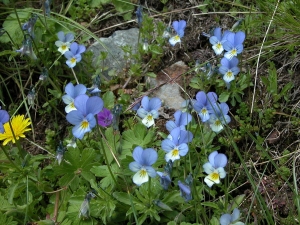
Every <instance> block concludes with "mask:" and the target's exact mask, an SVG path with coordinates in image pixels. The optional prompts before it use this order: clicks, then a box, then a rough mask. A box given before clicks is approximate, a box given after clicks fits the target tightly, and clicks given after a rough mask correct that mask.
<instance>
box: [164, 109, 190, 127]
mask: <svg viewBox="0 0 300 225" xmlns="http://www.w3.org/2000/svg"><path fill="white" fill-rule="evenodd" d="M174 119H175V121H168V122H167V123H166V128H167V130H168V131H169V132H171V131H172V130H173V129H174V128H176V127H180V129H181V130H185V126H186V125H187V124H188V123H189V122H191V120H192V115H191V114H189V113H186V112H182V111H180V110H178V111H176V112H175V113H174Z"/></svg>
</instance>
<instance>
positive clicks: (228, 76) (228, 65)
mask: <svg viewBox="0 0 300 225" xmlns="http://www.w3.org/2000/svg"><path fill="white" fill-rule="evenodd" d="M238 63H239V60H238V59H237V58H236V57H233V58H232V59H231V60H228V59H227V58H225V57H224V58H222V59H221V66H220V68H219V72H220V73H221V74H223V80H224V81H225V82H226V83H230V82H231V81H233V80H234V78H235V76H236V75H237V74H238V73H239V72H240V69H239V68H238V67H237V65H238Z"/></svg>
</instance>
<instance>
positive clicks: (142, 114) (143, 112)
mask: <svg viewBox="0 0 300 225" xmlns="http://www.w3.org/2000/svg"><path fill="white" fill-rule="evenodd" d="M148 113H149V112H148V111H146V110H145V109H144V108H139V109H138V110H137V114H138V116H139V117H141V118H142V119H144V118H145V117H146V116H147V115H148Z"/></svg>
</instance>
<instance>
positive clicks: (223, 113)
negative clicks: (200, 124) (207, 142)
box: [208, 102, 231, 132]
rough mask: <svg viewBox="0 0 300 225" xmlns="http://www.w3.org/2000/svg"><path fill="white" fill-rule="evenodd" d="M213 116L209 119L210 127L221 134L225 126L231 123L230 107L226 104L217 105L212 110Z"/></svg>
mask: <svg viewBox="0 0 300 225" xmlns="http://www.w3.org/2000/svg"><path fill="white" fill-rule="evenodd" d="M211 111H212V112H213V114H211V115H210V118H209V121H208V123H209V126H210V128H211V129H212V131H214V132H220V131H221V130H223V128H224V125H225V124H228V123H230V121H231V119H230V117H229V116H228V115H227V114H228V112H229V107H228V105H227V104H226V103H225V102H222V103H220V104H219V103H215V104H214V105H213V107H212V109H211Z"/></svg>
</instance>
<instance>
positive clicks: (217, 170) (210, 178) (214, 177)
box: [203, 151, 227, 187]
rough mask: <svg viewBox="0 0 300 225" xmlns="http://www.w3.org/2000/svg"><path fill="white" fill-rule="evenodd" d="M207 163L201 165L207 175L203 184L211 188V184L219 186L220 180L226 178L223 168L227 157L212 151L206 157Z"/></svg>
mask: <svg viewBox="0 0 300 225" xmlns="http://www.w3.org/2000/svg"><path fill="white" fill-rule="evenodd" d="M208 161H209V162H207V163H205V164H204V165H203V169H204V172H205V173H206V174H208V175H207V176H206V177H205V178H204V182H205V183H206V184H207V186H209V187H212V186H213V184H219V183H220V178H224V177H225V176H226V172H225V170H224V167H225V166H226V164H227V157H226V155H224V154H222V153H218V152H217V151H214V152H212V153H210V155H209V156H208Z"/></svg>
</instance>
